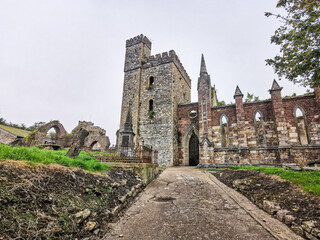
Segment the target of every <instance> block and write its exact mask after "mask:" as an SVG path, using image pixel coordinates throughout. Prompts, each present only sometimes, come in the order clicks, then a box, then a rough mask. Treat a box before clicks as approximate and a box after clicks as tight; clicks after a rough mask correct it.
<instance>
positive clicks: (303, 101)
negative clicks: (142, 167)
mask: <svg viewBox="0 0 320 240" xmlns="http://www.w3.org/2000/svg"><path fill="white" fill-rule="evenodd" d="M280 91H281V90H280ZM280 91H279V92H278V96H276V98H273V99H271V100H265V101H258V102H251V103H242V108H243V111H242V112H241V111H240V110H239V109H237V106H236V105H235V104H231V105H227V106H222V107H213V108H211V121H210V129H211V130H210V131H211V136H212V138H209V140H210V141H212V142H213V144H214V147H213V149H212V153H211V154H212V156H213V157H211V158H210V159H209V160H207V159H204V158H202V159H200V162H201V163H215V164H223V163H251V164H273V163H284V162H286V163H297V164H300V165H305V164H306V163H307V162H311V161H315V160H320V141H319V136H320V118H319V117H320V110H319V109H320V106H319V102H318V101H317V99H316V96H315V94H314V93H308V94H305V95H302V96H296V97H285V98H281V94H280ZM271 94H272V93H271ZM279 97H280V98H281V104H280V105H278V103H277V101H279ZM272 101H274V102H272ZM238 104H239V103H238ZM298 107H299V108H300V109H302V111H303V113H304V116H303V117H301V118H300V119H302V120H301V121H304V120H305V126H306V128H305V131H306V135H307V136H308V140H309V142H308V144H302V143H301V142H300V141H299V134H298V130H297V124H298V121H297V118H296V116H295V111H296V109H297V108H298ZM191 108H192V104H190V105H180V106H179V117H180V121H179V131H180V132H181V133H182V136H181V137H180V139H183V134H185V131H186V129H188V127H190V125H191V122H190V119H189V118H188V116H187V115H186V112H188V111H189V110H190V109H191ZM240 108H241V103H240ZM274 108H280V109H274ZM281 108H282V109H281ZM239 112H240V114H239ZM257 112H259V113H260V114H261V115H262V119H261V121H256V120H255V114H256V113H257ZM275 114H279V116H277V117H276V116H275ZM239 115H240V116H239ZM222 116H226V118H227V119H228V133H227V134H228V138H227V139H228V144H227V147H222V127H221V118H222ZM239 119H241V121H239ZM277 120H278V122H277ZM279 122H280V124H279ZM239 125H240V126H241V127H239ZM197 126H198V125H197ZM257 128H260V130H261V129H262V130H261V131H262V132H263V133H262V134H263V137H264V140H263V141H258V140H257V139H258V137H259V134H258V133H257ZM200 130H201V129H200ZM208 136H210V134H208ZM279 136H280V139H279ZM241 140H242V142H241V144H240V143H239V142H240V141H241ZM185 150H187V148H186V146H183V145H181V146H180V149H179V163H180V164H182V165H186V164H185V163H186V162H187V160H186V159H184V154H183V152H184V151H185ZM200 150H201V147H200Z"/></svg>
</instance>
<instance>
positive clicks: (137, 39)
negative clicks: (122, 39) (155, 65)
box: [126, 34, 152, 49]
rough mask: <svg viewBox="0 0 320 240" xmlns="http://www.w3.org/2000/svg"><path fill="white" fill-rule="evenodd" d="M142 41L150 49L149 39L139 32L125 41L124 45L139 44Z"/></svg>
mask: <svg viewBox="0 0 320 240" xmlns="http://www.w3.org/2000/svg"><path fill="white" fill-rule="evenodd" d="M141 42H143V43H144V44H146V45H147V46H148V47H149V48H150V49H151V45H152V43H151V41H150V40H149V39H148V38H147V37H146V36H144V35H142V34H140V35H138V36H136V37H133V38H130V39H128V40H127V41H126V47H130V46H133V45H136V44H139V43H141Z"/></svg>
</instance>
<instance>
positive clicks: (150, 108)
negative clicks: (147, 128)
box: [149, 99, 153, 112]
mask: <svg viewBox="0 0 320 240" xmlns="http://www.w3.org/2000/svg"><path fill="white" fill-rule="evenodd" d="M151 111H153V100H152V99H151V100H149V112H151Z"/></svg>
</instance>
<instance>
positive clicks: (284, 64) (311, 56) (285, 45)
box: [265, 0, 320, 87]
mask: <svg viewBox="0 0 320 240" xmlns="http://www.w3.org/2000/svg"><path fill="white" fill-rule="evenodd" d="M277 7H278V8H284V9H285V10H286V12H287V15H286V16H283V15H280V14H278V15H277V14H273V13H270V12H266V13H265V15H266V16H267V17H269V16H275V17H276V18H279V19H280V21H281V22H282V23H283V25H282V26H280V27H279V28H278V29H277V30H276V31H275V34H274V35H273V36H272V37H271V43H274V44H276V45H279V46H280V54H279V55H277V56H275V57H274V58H273V59H267V60H266V62H267V65H271V66H272V67H273V69H274V71H275V73H277V74H278V76H279V79H281V78H282V77H286V78H287V79H288V80H289V81H292V82H293V83H297V84H300V85H303V86H310V87H319V86H320V1H319V0H279V1H278V4H277Z"/></svg>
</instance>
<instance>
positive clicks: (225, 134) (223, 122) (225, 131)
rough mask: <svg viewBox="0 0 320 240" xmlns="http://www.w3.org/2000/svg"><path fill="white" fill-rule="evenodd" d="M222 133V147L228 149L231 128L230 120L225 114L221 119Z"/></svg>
mask: <svg viewBox="0 0 320 240" xmlns="http://www.w3.org/2000/svg"><path fill="white" fill-rule="evenodd" d="M220 131H221V147H223V148H226V147H228V145H229V127H228V118H227V116H226V115H225V114H222V115H221V117H220Z"/></svg>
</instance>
